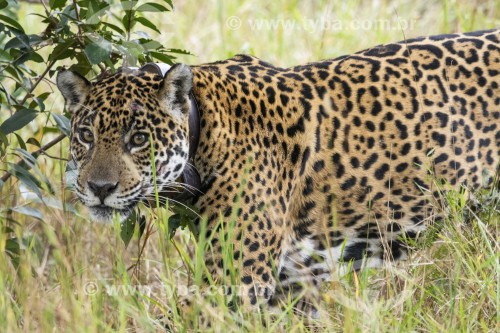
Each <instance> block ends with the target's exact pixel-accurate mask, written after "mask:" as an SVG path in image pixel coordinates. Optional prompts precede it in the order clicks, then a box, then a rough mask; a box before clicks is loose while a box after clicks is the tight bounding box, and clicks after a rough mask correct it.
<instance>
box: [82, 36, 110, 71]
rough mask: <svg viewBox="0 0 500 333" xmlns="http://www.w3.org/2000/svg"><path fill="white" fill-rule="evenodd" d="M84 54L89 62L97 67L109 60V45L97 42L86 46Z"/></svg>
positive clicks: (101, 41) (104, 41)
mask: <svg viewBox="0 0 500 333" xmlns="http://www.w3.org/2000/svg"><path fill="white" fill-rule="evenodd" d="M84 52H85V55H86V56H87V59H89V62H90V63H91V64H93V65H97V64H100V63H101V62H103V61H105V60H107V59H109V57H110V55H111V43H109V42H108V41H106V40H104V39H102V40H100V41H99V42H94V43H92V44H89V45H87V47H86V48H85V51H84Z"/></svg>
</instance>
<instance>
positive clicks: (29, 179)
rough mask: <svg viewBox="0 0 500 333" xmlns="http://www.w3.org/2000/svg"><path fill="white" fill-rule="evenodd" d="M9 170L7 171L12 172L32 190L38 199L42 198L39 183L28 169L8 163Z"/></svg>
mask: <svg viewBox="0 0 500 333" xmlns="http://www.w3.org/2000/svg"><path fill="white" fill-rule="evenodd" d="M8 165H9V166H10V168H11V170H9V173H11V174H13V175H14V176H15V177H16V178H17V179H19V180H20V181H21V182H22V183H23V184H24V185H26V187H28V188H29V189H30V190H31V191H33V192H34V193H35V194H36V195H37V196H38V197H39V198H40V199H41V198H42V192H40V188H41V184H40V182H39V181H38V180H37V179H36V178H35V176H33V175H32V174H31V173H29V172H28V170H26V169H24V168H23V167H21V166H19V165H17V164H13V163H8Z"/></svg>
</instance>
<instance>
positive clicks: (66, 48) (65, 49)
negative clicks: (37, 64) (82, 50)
mask: <svg viewBox="0 0 500 333" xmlns="http://www.w3.org/2000/svg"><path fill="white" fill-rule="evenodd" d="M75 43H76V39H75V38H72V39H67V40H65V41H64V42H62V43H59V44H57V46H56V47H55V48H54V50H53V51H52V52H51V53H50V55H49V61H55V60H62V59H66V58H68V57H70V56H74V55H75V50H74V49H73V48H72V46H73V44H75Z"/></svg>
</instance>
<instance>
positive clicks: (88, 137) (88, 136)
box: [80, 128, 94, 143]
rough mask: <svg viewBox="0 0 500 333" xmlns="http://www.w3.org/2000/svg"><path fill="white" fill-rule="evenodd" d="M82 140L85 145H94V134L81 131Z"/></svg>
mask: <svg viewBox="0 0 500 333" xmlns="http://www.w3.org/2000/svg"><path fill="white" fill-rule="evenodd" d="M80 139H81V140H82V141H83V142H85V143H93V142H94V134H93V133H92V131H91V130H89V129H86V128H85V129H82V130H80Z"/></svg>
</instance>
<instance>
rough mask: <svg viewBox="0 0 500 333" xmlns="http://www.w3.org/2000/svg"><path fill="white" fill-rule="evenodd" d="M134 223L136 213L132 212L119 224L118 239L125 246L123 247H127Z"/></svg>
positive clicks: (132, 234) (132, 233)
mask: <svg viewBox="0 0 500 333" xmlns="http://www.w3.org/2000/svg"><path fill="white" fill-rule="evenodd" d="M136 222H137V213H136V212H135V211H134V212H133V213H132V214H130V216H129V217H128V218H127V219H126V220H125V221H123V222H122V223H121V224H120V237H121V239H122V241H123V243H124V244H125V247H127V246H128V244H129V243H130V240H131V239H132V237H133V236H134V230H135V225H136Z"/></svg>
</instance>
